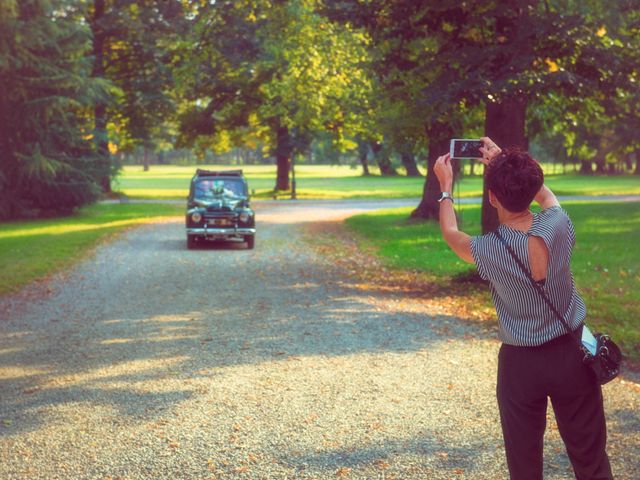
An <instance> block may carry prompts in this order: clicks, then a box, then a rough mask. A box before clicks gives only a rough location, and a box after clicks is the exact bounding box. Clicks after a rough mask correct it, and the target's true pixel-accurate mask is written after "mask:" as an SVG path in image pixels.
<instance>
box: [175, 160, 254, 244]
mask: <svg viewBox="0 0 640 480" xmlns="http://www.w3.org/2000/svg"><path fill="white" fill-rule="evenodd" d="M185 222H186V230H187V248H189V249H192V248H194V247H195V246H196V245H198V244H199V243H204V242H206V241H216V240H226V241H238V240H239V241H243V242H245V243H246V244H247V248H250V249H252V248H254V246H255V239H256V228H255V225H256V217H255V212H254V211H253V210H252V209H251V207H250V205H249V187H248V185H247V180H246V178H245V177H244V175H243V173H242V170H221V171H213V170H202V169H198V170H196V173H195V175H194V176H193V178H192V179H191V187H190V189H189V196H188V197H187V213H186V218H185Z"/></svg>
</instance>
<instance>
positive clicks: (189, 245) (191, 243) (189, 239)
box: [187, 235, 196, 250]
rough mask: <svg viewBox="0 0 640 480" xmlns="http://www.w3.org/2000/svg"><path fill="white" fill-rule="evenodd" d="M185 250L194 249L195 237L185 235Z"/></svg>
mask: <svg viewBox="0 0 640 480" xmlns="http://www.w3.org/2000/svg"><path fill="white" fill-rule="evenodd" d="M187 248H188V249H189V250H192V249H194V248H196V237H194V236H193V235H187Z"/></svg>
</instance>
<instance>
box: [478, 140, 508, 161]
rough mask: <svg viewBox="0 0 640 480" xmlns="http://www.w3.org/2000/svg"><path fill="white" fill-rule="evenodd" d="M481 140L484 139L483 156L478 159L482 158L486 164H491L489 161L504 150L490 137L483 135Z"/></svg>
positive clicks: (481, 149)
mask: <svg viewBox="0 0 640 480" xmlns="http://www.w3.org/2000/svg"><path fill="white" fill-rule="evenodd" d="M480 140H482V147H480V152H481V153H482V158H479V159H478V160H480V161H481V162H482V163H484V164H485V165H489V163H491V160H493V159H494V158H495V157H496V156H497V155H498V154H500V152H502V150H501V149H500V147H499V146H498V145H496V144H495V142H494V141H493V140H491V139H490V138H489V137H482V138H481V139H480Z"/></svg>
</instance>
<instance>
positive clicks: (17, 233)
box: [0, 217, 172, 239]
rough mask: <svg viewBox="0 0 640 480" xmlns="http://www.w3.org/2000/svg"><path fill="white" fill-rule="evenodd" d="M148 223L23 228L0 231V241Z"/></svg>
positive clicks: (122, 222) (132, 220)
mask: <svg viewBox="0 0 640 480" xmlns="http://www.w3.org/2000/svg"><path fill="white" fill-rule="evenodd" d="M169 218H172V217H155V220H156V221H158V220H162V219H169ZM146 221H148V218H146V217H145V218H142V219H140V218H138V219H128V220H119V221H114V222H106V223H84V224H80V225H78V224H61V225H49V226H46V227H40V228H38V227H35V228H23V229H15V230H6V231H0V239H2V238H11V237H24V236H32V235H60V234H64V233H73V232H81V231H85V230H98V229H105V228H106V229H112V228H114V227H126V226H131V225H137V224H140V223H143V222H146Z"/></svg>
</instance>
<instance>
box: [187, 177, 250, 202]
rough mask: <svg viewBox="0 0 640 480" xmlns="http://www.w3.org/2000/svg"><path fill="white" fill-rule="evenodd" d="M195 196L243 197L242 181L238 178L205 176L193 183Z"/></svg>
mask: <svg viewBox="0 0 640 480" xmlns="http://www.w3.org/2000/svg"><path fill="white" fill-rule="evenodd" d="M194 193H195V198H213V197H214V196H216V195H225V196H231V197H244V196H245V191H244V182H243V181H242V180H241V179H240V178H207V179H202V180H198V181H197V182H196V185H195V192H194Z"/></svg>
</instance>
